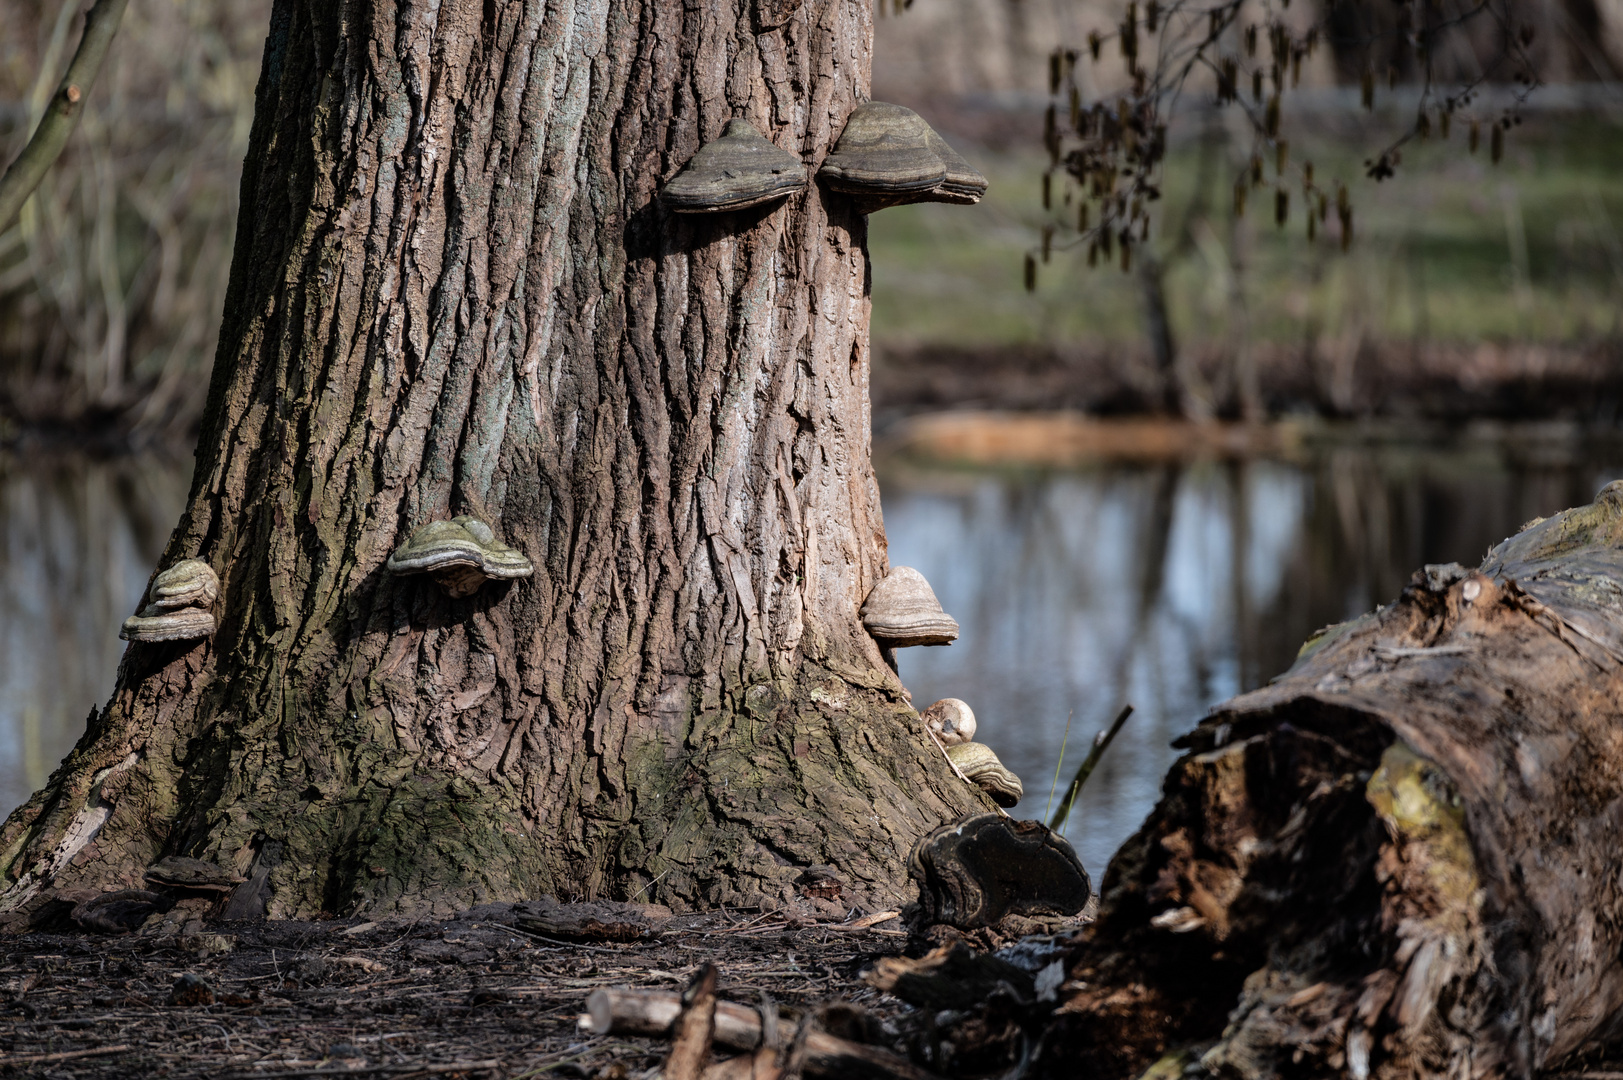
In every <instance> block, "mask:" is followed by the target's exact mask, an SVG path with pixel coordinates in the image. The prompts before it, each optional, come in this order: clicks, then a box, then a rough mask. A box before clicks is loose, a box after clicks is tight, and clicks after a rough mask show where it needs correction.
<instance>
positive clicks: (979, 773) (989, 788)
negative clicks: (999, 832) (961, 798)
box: [947, 742, 1026, 808]
mask: <svg viewBox="0 0 1623 1080" xmlns="http://www.w3.org/2000/svg"><path fill="white" fill-rule="evenodd" d="M947 757H948V758H950V759H951V760H952V763H953V764H954V765H956V766H957V767H958V771H959V772H961V773H963V774H964V775H965V776H967V777H968V778H969V780H970V783H972V784H974V785H975V786H976V787H978V788H980V789H981V790H982V791H984V792H986V793H987V794H988V795H990V796H991V797H992V801H993V802H995V803H997V804H998V805H999V806H1001V807H1004V808H1008V807H1010V806H1013V805H1014V804H1015V803H1017V802H1019V801H1020V798H1021V796H1023V795H1025V793H1026V789H1025V785H1023V784H1021V783H1020V778H1019V777H1018V776H1016V775H1014V773H1012V772H1010V771H1009V770H1008V769H1007V768H1005V767H1004V765H1003V762H1001V761H999V760H998V758H997V755H996V754H994V753H993V752H992V748H991V747H990V746H987V745H986V744H985V743H978V742H963V743H959V744H958V745H956V746H949V747H947Z"/></svg>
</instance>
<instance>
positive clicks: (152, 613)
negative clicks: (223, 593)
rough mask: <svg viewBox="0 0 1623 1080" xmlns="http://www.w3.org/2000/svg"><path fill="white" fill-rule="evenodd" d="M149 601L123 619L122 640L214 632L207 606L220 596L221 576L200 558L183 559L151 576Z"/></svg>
mask: <svg viewBox="0 0 1623 1080" xmlns="http://www.w3.org/2000/svg"><path fill="white" fill-rule="evenodd" d="M148 596H149V597H150V599H151V603H149V604H147V606H146V607H144V608H142V609H141V612H140V614H138V615H131V616H130V617H129V618H127V619H125V620H124V625H123V627H122V628H121V629H120V630H119V632H118V636H119V637H121V638H123V639H124V640H125V641H188V640H190V639H192V638H205V637H208V636H209V635H210V634H212V633H214V615H213V614H212V613H211V612H210V610H209V609H210V608H212V607H213V606H214V601H215V600H217V599H218V598H219V596H220V579H219V578H218V577H216V576H215V574H214V570H213V568H212V567H210V566H209V564H208V563H206V562H204V561H203V560H202V559H182V560H181V561H180V562H178V563H176V564H175V565H173V566H171V567H170V568H169V569H167V570H165V571H164V572H163V573H161V574H159V575H158V576H157V577H155V578H153V579H152V588H151V590H150V592H149V593H148Z"/></svg>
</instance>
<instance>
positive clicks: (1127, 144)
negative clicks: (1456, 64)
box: [1025, 0, 1539, 290]
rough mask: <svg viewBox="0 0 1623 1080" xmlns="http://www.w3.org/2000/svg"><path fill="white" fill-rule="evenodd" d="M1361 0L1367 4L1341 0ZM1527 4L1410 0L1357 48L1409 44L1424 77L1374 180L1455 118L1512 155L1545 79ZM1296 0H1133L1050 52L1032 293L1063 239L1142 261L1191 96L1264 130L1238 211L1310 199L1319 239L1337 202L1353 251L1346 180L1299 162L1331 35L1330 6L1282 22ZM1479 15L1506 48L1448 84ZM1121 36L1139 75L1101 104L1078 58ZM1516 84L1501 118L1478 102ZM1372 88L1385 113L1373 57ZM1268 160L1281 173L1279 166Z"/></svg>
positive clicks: (1100, 57) (1305, 204)
mask: <svg viewBox="0 0 1623 1080" xmlns="http://www.w3.org/2000/svg"><path fill="white" fill-rule="evenodd" d="M1349 2H1350V3H1355V4H1356V3H1360V2H1368V0H1343V3H1349ZM1514 3H1515V0H1463V2H1461V0H1425V2H1424V3H1422V0H1401V8H1402V10H1401V12H1400V14H1399V17H1398V18H1397V20H1396V24H1395V27H1393V28H1392V29H1391V30H1389V31H1387V32H1384V33H1383V32H1372V33H1371V34H1369V35H1368V36H1367V37H1366V38H1364V39H1361V40H1359V41H1355V42H1351V43H1350V46H1351V47H1354V48H1358V49H1361V50H1362V51H1363V52H1364V54H1365V55H1366V56H1367V57H1370V58H1373V57H1374V56H1376V55H1378V54H1382V53H1383V52H1384V53H1385V54H1392V51H1393V50H1406V51H1407V55H1412V56H1413V57H1414V58H1415V68H1416V70H1417V71H1418V72H1419V76H1420V101H1419V107H1418V110H1417V112H1416V114H1415V116H1414V118H1413V120H1412V121H1411V122H1410V123H1409V124H1408V125H1407V126H1405V127H1404V128H1403V129H1402V130H1401V131H1400V132H1399V133H1397V134H1396V135H1395V136H1394V137H1393V138H1392V139H1391V140H1390V141H1389V142H1388V143H1387V144H1386V145H1385V146H1384V147H1383V148H1382V149H1381V150H1380V151H1379V152H1378V153H1376V154H1375V155H1373V156H1372V157H1370V158H1369V159H1368V160H1366V161H1365V162H1364V167H1363V172H1364V175H1365V177H1366V178H1368V179H1373V180H1376V181H1381V180H1384V179H1386V178H1388V177H1390V176H1392V175H1393V174H1394V172H1395V170H1396V169H1397V167H1398V165H1399V164H1400V163H1401V161H1402V150H1403V147H1404V146H1405V145H1406V144H1407V143H1409V142H1410V141H1412V140H1414V139H1426V138H1431V137H1434V136H1440V137H1442V138H1444V139H1446V138H1448V136H1449V132H1450V130H1451V129H1452V127H1453V122H1454V120H1455V119H1459V120H1462V121H1463V122H1464V123H1465V124H1466V125H1467V130H1468V136H1467V147H1468V149H1469V151H1470V152H1471V153H1476V152H1477V149H1478V146H1479V144H1480V142H1481V139H1482V130H1483V128H1486V129H1487V135H1488V142H1489V157H1490V158H1491V159H1492V160H1493V162H1495V163H1497V162H1498V161H1499V160H1500V159H1501V158H1502V157H1503V154H1504V138H1505V133H1506V132H1507V131H1509V129H1510V128H1511V127H1513V126H1515V125H1516V124H1518V123H1520V122H1521V108H1522V106H1523V104H1524V103H1525V102H1526V100H1527V98H1528V96H1529V95H1530V94H1531V93H1532V92H1533V90H1534V89H1535V88H1536V87H1537V86H1538V85H1539V80H1538V75H1537V71H1536V68H1535V66H1534V63H1533V60H1532V57H1531V56H1530V55H1529V53H1528V51H1527V50H1528V46H1529V45H1531V43H1532V41H1533V38H1534V33H1533V30H1532V28H1531V24H1518V22H1517V20H1516V19H1515V17H1514V12H1513V10H1512V8H1513V5H1514ZM1289 6H1290V4H1289V0H1275V2H1273V3H1265V4H1263V5H1262V19H1261V21H1246V20H1247V19H1248V18H1249V16H1250V15H1251V13H1252V12H1254V11H1255V10H1256V8H1255V5H1248V4H1246V3H1245V2H1244V0H1222V2H1219V3H1217V4H1216V5H1212V6H1202V5H1198V4H1196V3H1194V2H1193V0H1172V2H1171V3H1166V4H1163V3H1161V0H1146V2H1145V3H1143V5H1142V6H1141V5H1140V4H1139V3H1138V2H1137V0H1134V2H1131V3H1129V4H1127V6H1126V10H1125V12H1124V14H1123V16H1122V19H1121V21H1120V23H1118V24H1117V26H1116V27H1115V28H1114V29H1113V30H1112V31H1109V32H1106V31H1101V30H1094V31H1092V32H1090V33H1089V34H1088V37H1087V41H1086V44H1085V47H1083V48H1080V49H1078V48H1066V47H1061V48H1056V49H1055V50H1054V51H1053V52H1052V54H1051V55H1050V56H1049V61H1048V91H1049V97H1050V99H1051V100H1050V102H1049V104H1048V106H1047V108H1046V110H1045V112H1044V117H1043V145H1044V148H1045V149H1046V150H1047V152H1048V167H1047V169H1046V170H1045V171H1044V173H1043V176H1042V191H1041V194H1042V205H1043V208H1044V209H1045V210H1048V211H1050V212H1051V213H1052V214H1053V215H1054V218H1053V221H1052V222H1051V223H1050V224H1048V225H1047V226H1045V227H1044V229H1043V231H1042V233H1041V239H1040V247H1039V251H1040V255H1030V256H1028V258H1027V260H1026V267H1025V285H1026V288H1027V289H1028V290H1034V289H1035V288H1036V280H1037V265H1038V263H1039V262H1043V263H1046V262H1047V261H1048V260H1049V258H1050V257H1051V253H1052V252H1053V251H1054V250H1065V249H1079V248H1080V249H1085V250H1086V252H1087V262H1088V265H1089V266H1096V265H1098V264H1099V262H1100V261H1101V260H1103V261H1104V262H1106V263H1111V262H1119V265H1120V266H1121V269H1122V270H1123V271H1128V270H1130V269H1131V268H1132V249H1133V246H1134V245H1135V244H1142V243H1145V242H1147V241H1148V240H1149V238H1150V236H1151V233H1152V217H1153V210H1154V204H1155V203H1156V202H1157V201H1158V200H1159V199H1160V198H1161V192H1162V187H1163V178H1162V171H1163V169H1164V167H1165V161H1166V152H1167V129H1168V125H1169V124H1170V123H1171V122H1172V121H1173V120H1174V118H1175V116H1176V114H1177V112H1178V110H1179V109H1180V108H1187V107H1188V104H1189V102H1190V100H1192V99H1202V98H1203V99H1204V102H1205V103H1206V104H1209V105H1213V106H1216V107H1219V108H1234V109H1238V110H1239V111H1240V112H1241V114H1242V115H1243V116H1244V118H1245V120H1246V126H1247V127H1248V128H1249V129H1250V131H1251V133H1252V140H1253V147H1252V153H1251V154H1250V156H1249V160H1247V161H1246V163H1245V164H1244V165H1243V166H1242V168H1241V169H1240V170H1239V172H1238V174H1237V175H1236V177H1235V180H1234V201H1233V212H1234V214H1235V216H1237V217H1238V216H1243V215H1244V214H1245V212H1246V210H1247V208H1248V204H1249V201H1250V195H1251V193H1252V192H1254V191H1257V190H1258V189H1260V188H1264V187H1268V188H1271V189H1272V195H1273V198H1272V200H1271V202H1272V205H1273V211H1274V221H1275V223H1276V225H1278V226H1279V227H1281V228H1283V227H1284V226H1286V225H1287V224H1288V223H1289V221H1290V218H1291V215H1292V209H1293V205H1298V206H1300V207H1301V208H1302V209H1301V213H1302V216H1303V218H1304V219H1305V222H1306V234H1307V239H1308V241H1309V242H1310V243H1317V242H1319V238H1320V233H1321V231H1323V230H1322V227H1324V226H1327V225H1328V222H1329V216H1330V210H1331V208H1332V207H1333V208H1334V210H1335V215H1336V227H1335V229H1334V240H1335V242H1336V243H1338V245H1339V246H1340V248H1341V250H1342V251H1346V250H1348V248H1349V247H1350V246H1351V243H1352V238H1353V204H1352V196H1351V193H1350V188H1349V183H1348V180H1347V179H1343V178H1329V179H1326V178H1322V177H1319V176H1316V175H1315V170H1314V166H1313V162H1312V161H1311V160H1308V159H1306V158H1303V159H1302V160H1301V161H1300V162H1295V163H1293V162H1292V160H1291V155H1290V140H1289V138H1288V137H1287V134H1286V132H1285V117H1284V98H1285V96H1286V95H1287V93H1289V92H1290V91H1292V90H1295V89H1297V88H1298V87H1299V86H1300V83H1301V77H1302V64H1303V61H1304V60H1307V59H1309V58H1311V57H1313V56H1314V55H1315V54H1316V52H1317V51H1318V50H1319V49H1321V48H1323V47H1324V46H1325V42H1326V40H1327V39H1328V35H1329V27H1328V19H1329V14H1328V13H1327V14H1326V16H1325V17H1324V18H1322V19H1320V20H1318V21H1316V22H1314V23H1312V24H1311V25H1307V26H1305V27H1302V26H1300V25H1298V26H1296V27H1293V26H1292V25H1290V24H1289V23H1287V21H1286V19H1285V11H1286V9H1288V8H1289ZM1481 20H1489V21H1491V22H1493V23H1494V24H1495V25H1496V27H1497V28H1498V29H1499V30H1500V32H1501V34H1502V40H1503V41H1504V43H1505V44H1504V47H1503V48H1502V50H1501V51H1500V52H1499V54H1498V55H1497V56H1496V57H1495V58H1494V62H1493V63H1491V64H1487V65H1484V67H1483V70H1482V72H1481V73H1480V75H1479V76H1478V77H1477V78H1475V79H1473V80H1471V81H1468V82H1466V83H1464V84H1463V85H1459V86H1455V87H1454V88H1453V89H1451V90H1450V91H1449V92H1447V93H1442V92H1440V91H1439V90H1438V89H1437V87H1436V81H1435V80H1434V77H1433V58H1434V57H1435V56H1436V55H1438V53H1439V50H1440V49H1441V47H1442V45H1443V43H1444V41H1445V40H1446V39H1447V38H1448V36H1449V35H1450V34H1454V33H1463V32H1464V31H1465V30H1466V29H1467V28H1468V27H1470V26H1471V25H1473V24H1475V23H1477V22H1480V21H1481ZM1298 23H1300V20H1298ZM1338 44H1340V45H1348V44H1349V43H1347V42H1346V41H1344V40H1343V41H1339V42H1338ZM1112 45H1113V46H1114V51H1116V52H1117V53H1119V56H1120V59H1121V61H1122V63H1123V65H1124V66H1125V69H1126V76H1127V80H1128V85H1127V86H1126V87H1125V88H1123V89H1121V90H1118V91H1113V92H1111V93H1107V94H1105V95H1103V96H1101V97H1100V98H1099V99H1098V100H1096V101H1092V102H1089V101H1087V100H1086V95H1085V94H1084V92H1083V90H1082V82H1083V80H1082V79H1081V78H1080V77H1079V68H1080V67H1081V65H1083V64H1095V65H1097V64H1099V63H1102V62H1104V61H1105V60H1106V58H1107V49H1108V48H1110V47H1111V46H1112ZM1197 76H1198V77H1199V78H1198V79H1197ZM1396 79H1397V68H1396V66H1395V65H1391V64H1389V65H1387V83H1388V89H1392V88H1394V87H1395V86H1396ZM1507 80H1508V81H1510V82H1512V83H1514V84H1515V86H1516V88H1517V89H1516V92H1515V95H1514V98H1513V101H1512V103H1511V104H1510V105H1509V106H1508V107H1506V108H1503V109H1501V110H1499V111H1497V112H1496V113H1494V114H1492V115H1484V114H1482V113H1481V112H1479V111H1478V107H1479V104H1480V91H1481V89H1482V88H1483V87H1484V86H1485V85H1487V84H1488V83H1490V82H1494V81H1499V82H1503V81H1507ZM1197 83H1198V84H1199V85H1197ZM1359 96H1360V101H1361V104H1362V105H1363V107H1364V108H1365V110H1368V111H1373V109H1374V108H1375V99H1376V77H1375V67H1374V64H1373V60H1371V61H1370V62H1368V63H1366V64H1365V66H1364V70H1363V74H1362V77H1361V81H1360V95H1359ZM1270 160H1271V162H1272V165H1273V169H1272V175H1269V170H1268V169H1267V167H1266V165H1267V163H1268V162H1269V161H1270ZM1298 192H1299V195H1298V194H1297V193H1298ZM1265 196H1266V193H1264V197H1265ZM1298 199H1299V200H1300V201H1299V202H1298V201H1297V200H1298ZM1073 205H1074V209H1072V207H1073ZM1327 239H1329V237H1327Z"/></svg>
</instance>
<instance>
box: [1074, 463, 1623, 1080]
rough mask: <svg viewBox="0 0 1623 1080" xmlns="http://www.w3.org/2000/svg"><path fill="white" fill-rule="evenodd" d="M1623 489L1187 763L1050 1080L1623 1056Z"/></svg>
mask: <svg viewBox="0 0 1623 1080" xmlns="http://www.w3.org/2000/svg"><path fill="white" fill-rule="evenodd" d="M1619 702H1623V482H1619V483H1614V484H1611V485H1608V487H1607V488H1605V489H1604V490H1603V491H1602V492H1601V494H1600V495H1599V496H1598V497H1597V498H1596V501H1595V502H1594V503H1593V504H1592V505H1589V506H1583V507H1579V508H1577V509H1574V510H1569V511H1566V512H1564V513H1562V514H1560V515H1558V516H1557V517H1555V518H1552V519H1549V520H1547V521H1542V522H1538V523H1534V524H1532V525H1531V526H1530V527H1528V528H1527V529H1525V530H1524V531H1523V532H1521V533H1519V534H1518V535H1516V536H1514V537H1512V538H1511V539H1509V540H1507V541H1505V542H1504V543H1503V544H1501V545H1500V546H1499V547H1497V548H1496V549H1494V550H1493V551H1492V552H1490V553H1489V555H1488V558H1487V560H1486V561H1485V562H1484V563H1483V564H1482V567H1481V568H1480V569H1479V570H1477V571H1474V572H1473V571H1468V570H1465V569H1464V568H1462V567H1459V566H1456V565H1454V564H1449V565H1448V566H1433V567H1427V568H1426V570H1425V571H1422V572H1421V573H1418V574H1416V575H1415V578H1414V581H1413V583H1412V584H1411V585H1410V587H1409V588H1408V589H1406V590H1405V592H1404V594H1403V596H1402V598H1401V599H1400V600H1398V601H1397V602H1396V603H1394V604H1392V605H1389V606H1387V607H1384V608H1382V609H1380V610H1378V611H1376V612H1374V613H1372V614H1370V615H1366V616H1364V617H1363V618H1361V619H1358V620H1355V621H1353V622H1351V623H1347V624H1343V625H1342V626H1340V627H1334V628H1331V629H1330V630H1329V631H1328V632H1326V633H1325V634H1324V635H1322V636H1321V637H1320V638H1318V639H1315V640H1314V641H1312V642H1309V644H1308V645H1307V646H1306V647H1304V650H1303V656H1302V658H1301V659H1300V660H1298V662H1297V664H1296V666H1295V667H1293V668H1292V669H1291V671H1289V672H1288V673H1286V674H1285V675H1284V676H1282V677H1280V678H1279V679H1277V680H1275V682H1274V683H1273V685H1270V686H1268V687H1266V688H1263V689H1261V690H1257V691H1255V692H1253V693H1250V694H1246V695H1243V696H1241V697H1239V698H1236V699H1234V700H1233V701H1230V702H1228V703H1227V704H1225V705H1223V706H1221V707H1220V708H1218V709H1217V710H1214V712H1213V714H1212V715H1211V716H1209V717H1208V718H1207V719H1205V720H1204V721H1202V723H1201V724H1200V726H1199V727H1198V728H1196V730H1195V731H1194V732H1193V733H1191V734H1190V735H1189V736H1186V737H1185V739H1184V741H1183V745H1184V746H1186V747H1187V749H1188V750H1189V753H1188V754H1187V755H1186V756H1185V757H1183V758H1182V759H1180V761H1179V762H1178V763H1177V764H1176V765H1175V766H1174V767H1173V769H1172V771H1171V772H1170V773H1169V775H1168V777H1167V780H1166V783H1165V786H1164V788H1163V797H1162V800H1161V802H1160V804H1159V805H1158V806H1157V807H1156V809H1155V811H1154V812H1153V813H1152V814H1151V816H1150V818H1149V819H1148V821H1147V822H1146V823H1145V825H1144V827H1143V829H1142V830H1141V831H1140V832H1139V833H1138V834H1137V835H1136V836H1134V837H1133V838H1132V839H1131V840H1130V841H1128V843H1127V844H1126V845H1124V847H1123V848H1122V850H1121V851H1120V852H1119V853H1118V854H1117V856H1116V858H1115V860H1114V861H1113V862H1112V864H1111V867H1110V869H1109V870H1108V871H1107V873H1106V877H1105V881H1104V883H1103V889H1102V894H1101V910H1100V916H1099V920H1098V922H1097V923H1096V924H1095V925H1094V926H1093V927H1091V928H1090V930H1089V937H1088V939H1087V941H1086V943H1085V944H1084V946H1083V948H1082V951H1081V954H1080V958H1079V959H1078V960H1077V962H1076V963H1075V965H1074V966H1073V967H1072V968H1071V971H1070V975H1071V981H1070V982H1069V983H1068V984H1067V986H1066V994H1065V998H1064V1001H1063V1003H1062V1005H1061V1006H1060V1008H1059V1010H1058V1012H1057V1013H1056V1015H1055V1017H1054V1020H1053V1023H1052V1026H1051V1027H1050V1029H1049V1030H1048V1032H1047V1035H1046V1037H1045V1043H1044V1056H1043V1060H1044V1061H1045V1062H1046V1069H1045V1072H1046V1074H1047V1075H1053V1076H1059V1075H1076V1072H1077V1068H1078V1065H1079V1063H1085V1064H1084V1066H1083V1071H1084V1072H1085V1073H1087V1074H1088V1075H1096V1076H1099V1077H1129V1076H1137V1075H1154V1076H1167V1077H1171V1076H1187V1075H1203V1076H1204V1075H1220V1076H1225V1077H1248V1078H1271V1077H1308V1076H1326V1075H1346V1076H1352V1077H1355V1078H1358V1080H1364V1078H1366V1077H1381V1078H1392V1080H1396V1078H1407V1077H1459V1078H1467V1077H1489V1076H1505V1075H1508V1076H1529V1075H1531V1074H1533V1073H1534V1072H1536V1071H1539V1070H1542V1069H1546V1068H1550V1067H1553V1066H1556V1065H1560V1064H1562V1063H1563V1062H1564V1061H1568V1060H1569V1059H1571V1058H1572V1057H1573V1056H1574V1055H1577V1054H1581V1053H1583V1052H1585V1051H1588V1050H1593V1049H1595V1048H1597V1047H1600V1046H1603V1045H1605V1044H1607V1043H1608V1042H1611V1041H1613V1040H1616V1039H1617V1038H1618V1036H1619V1035H1620V1034H1623V875H1620V874H1619V872H1618V859H1617V854H1616V851H1617V843H1618V837H1619V836H1623V706H1620V704H1619Z"/></svg>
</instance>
